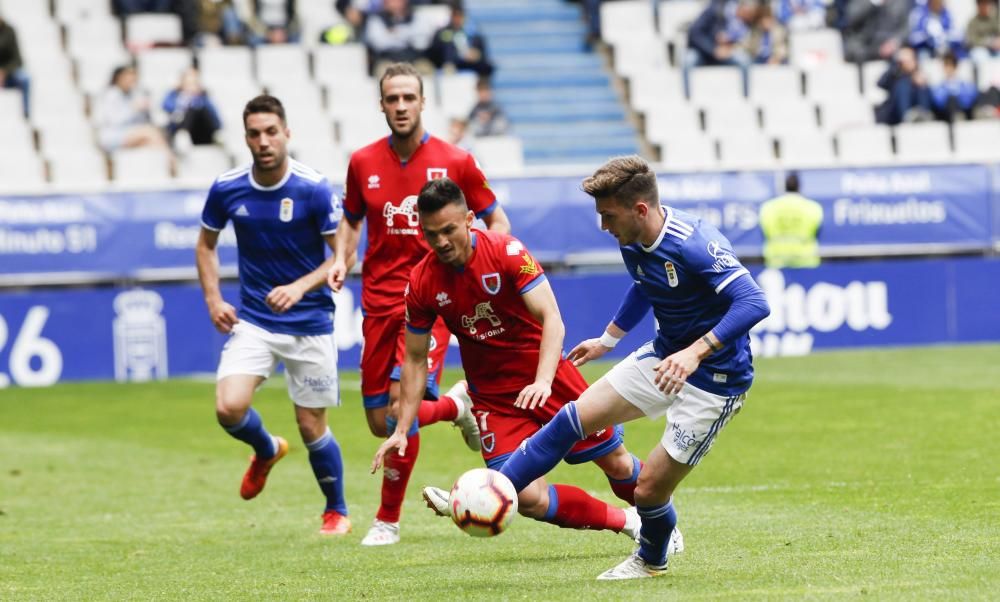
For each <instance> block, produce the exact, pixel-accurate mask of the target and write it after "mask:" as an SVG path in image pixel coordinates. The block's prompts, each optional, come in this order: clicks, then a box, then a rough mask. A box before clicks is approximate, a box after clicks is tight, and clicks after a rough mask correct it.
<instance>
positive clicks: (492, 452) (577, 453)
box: [469, 360, 622, 470]
mask: <svg viewBox="0 0 1000 602" xmlns="http://www.w3.org/2000/svg"><path fill="white" fill-rule="evenodd" d="M586 388H587V381H586V380H584V378H583V375H582V374H580V371H579V370H577V369H576V367H575V366H573V364H572V363H570V362H569V361H567V360H562V361H560V362H559V367H558V368H557V369H556V377H555V380H554V382H553V383H552V395H551V396H550V397H549V398H548V400H547V401H546V402H545V405H543V406H540V407H536V408H535V409H534V410H528V409H521V408H515V407H514V401H515V400H517V395H518V393H520V392H521V391H520V390H518V391H512V392H509V393H487V394H485V395H484V394H481V393H476V392H473V391H470V392H469V395H470V396H471V397H472V412H473V414H475V415H476V420H477V421H478V423H479V432H480V437H481V440H482V444H483V460H485V461H486V465H487V466H489V467H490V468H493V469H497V470H498V469H499V468H500V466H502V465H503V463H504V462H506V461H507V457H508V456H510V454H511V453H513V452H514V451H515V450H516V449H517V447H518V446H519V445H520V444H521V441H524V440H525V439H527V438H528V437H530V436H531V435H533V434H535V433H536V432H537V431H538V430H539V429H540V428H542V426H543V425H545V424H546V423H547V422H549V421H550V420H552V418H553V417H554V416H555V415H556V412H558V411H559V409H560V408H561V407H563V406H564V405H566V404H567V403H569V402H571V401H576V400H577V399H578V398H579V397H580V395H581V394H582V393H583V391H584V390H585V389H586ZM621 443H622V428H621V425H617V426H615V427H610V426H609V427H608V428H605V429H601V430H600V431H597V432H596V433H594V434H592V435H590V436H589V437H587V438H586V439H584V440H583V441H580V442H579V443H577V444H576V445H574V446H573V449H571V450H570V452H569V454H567V455H566V462H568V463H569V464H580V463H582V462H589V461H591V460H593V459H594V458H600V457H601V456H604V455H606V454H608V453H610V452H611V451H612V450H614V449H616V448H617V447H618V446H619V445H621Z"/></svg>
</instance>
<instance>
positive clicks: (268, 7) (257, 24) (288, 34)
mask: <svg viewBox="0 0 1000 602" xmlns="http://www.w3.org/2000/svg"><path fill="white" fill-rule="evenodd" d="M248 1H249V6H247V5H243V4H241V5H240V6H243V7H244V8H243V10H244V11H245V12H244V14H242V15H241V17H242V21H243V22H244V23H246V26H247V29H249V31H250V36H249V42H250V45H251V46H259V45H261V44H289V43H291V44H296V43H298V41H299V37H300V31H299V21H298V17H296V14H295V0H248Z"/></svg>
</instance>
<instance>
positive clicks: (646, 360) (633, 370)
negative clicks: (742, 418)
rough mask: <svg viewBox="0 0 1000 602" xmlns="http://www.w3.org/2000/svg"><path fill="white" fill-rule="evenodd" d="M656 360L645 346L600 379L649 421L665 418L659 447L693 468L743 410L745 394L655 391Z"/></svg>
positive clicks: (688, 388)
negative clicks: (668, 392)
mask: <svg viewBox="0 0 1000 602" xmlns="http://www.w3.org/2000/svg"><path fill="white" fill-rule="evenodd" d="M659 363H660V358H658V357H656V354H655V353H654V352H653V344H652V343H647V344H645V345H643V346H642V347H640V348H639V349H637V350H635V351H634V352H632V354H631V355H629V356H628V357H627V358H625V359H623V360H622V361H620V362H618V364H617V365H615V367H614V368H612V369H611V371H610V372H608V373H607V374H606V375H605V376H604V378H606V379H607V380H608V383H609V384H610V385H611V387H612V388H613V389H614V390H615V391H617V392H618V394H619V395H621V396H622V397H624V398H625V400H626V401H628V402H629V403H631V404H632V405H634V406H635V407H637V408H639V409H640V410H642V412H643V413H644V414H646V415H647V416H649V417H650V418H659V417H660V416H662V415H663V414H664V413H666V414H667V426H666V429H665V430H664V431H663V437H662V438H661V439H660V444H661V445H663V449H665V450H667V453H668V454H670V457H671V458H673V459H674V460H677V461H678V462H683V463H684V464H689V465H691V466H694V465H696V464H698V462H700V461H701V459H702V458H704V457H705V455H706V454H708V450H710V449H711V448H712V444H713V443H714V442H715V438H716V437H717V436H718V434H719V432H720V431H722V429H723V428H724V427H725V426H726V423H728V422H729V419H730V418H732V417H733V416H735V415H736V413H737V412H739V411H740V408H742V407H743V401H744V400H745V399H746V397H747V395H746V393H741V394H739V395H733V396H730V397H726V396H723V395H715V394H714V393H709V392H708V391H703V390H701V389H699V388H697V387H694V386H692V385H690V384H688V383H684V386H683V387H682V388H681V391H680V392H679V393H677V394H676V395H667V394H665V393H663V391H660V389H659V388H657V386H656V383H655V381H654V379H655V378H656V373H655V372H654V371H653V368H654V367H656V365H657V364H659Z"/></svg>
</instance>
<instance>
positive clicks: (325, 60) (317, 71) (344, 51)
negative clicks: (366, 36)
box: [312, 44, 369, 88]
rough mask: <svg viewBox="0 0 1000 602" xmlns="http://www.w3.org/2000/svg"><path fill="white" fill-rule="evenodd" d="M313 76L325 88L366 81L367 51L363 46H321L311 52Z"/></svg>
mask: <svg viewBox="0 0 1000 602" xmlns="http://www.w3.org/2000/svg"><path fill="white" fill-rule="evenodd" d="M312 57H313V74H314V75H315V79H316V81H317V82H319V83H320V84H322V85H323V86H325V87H328V88H329V87H334V88H335V87H337V85H338V84H340V83H341V82H344V81H347V82H356V81H358V80H361V79H368V77H369V76H368V51H367V50H365V47H364V45H363V44H342V45H340V46H329V45H325V44H324V45H322V46H319V47H317V48H315V49H313V51H312Z"/></svg>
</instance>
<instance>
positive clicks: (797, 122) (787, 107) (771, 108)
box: [760, 97, 819, 136]
mask: <svg viewBox="0 0 1000 602" xmlns="http://www.w3.org/2000/svg"><path fill="white" fill-rule="evenodd" d="M760 111H761V116H762V122H763V128H764V131H765V132H767V133H768V134H769V135H771V136H783V135H785V134H795V133H798V132H803V133H810V132H817V131H819V127H818V125H817V123H816V107H815V106H814V105H813V104H812V103H810V102H808V101H806V100H802V99H799V98H795V97H791V98H788V99H786V100H780V101H775V102H771V103H767V104H762V105H760Z"/></svg>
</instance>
